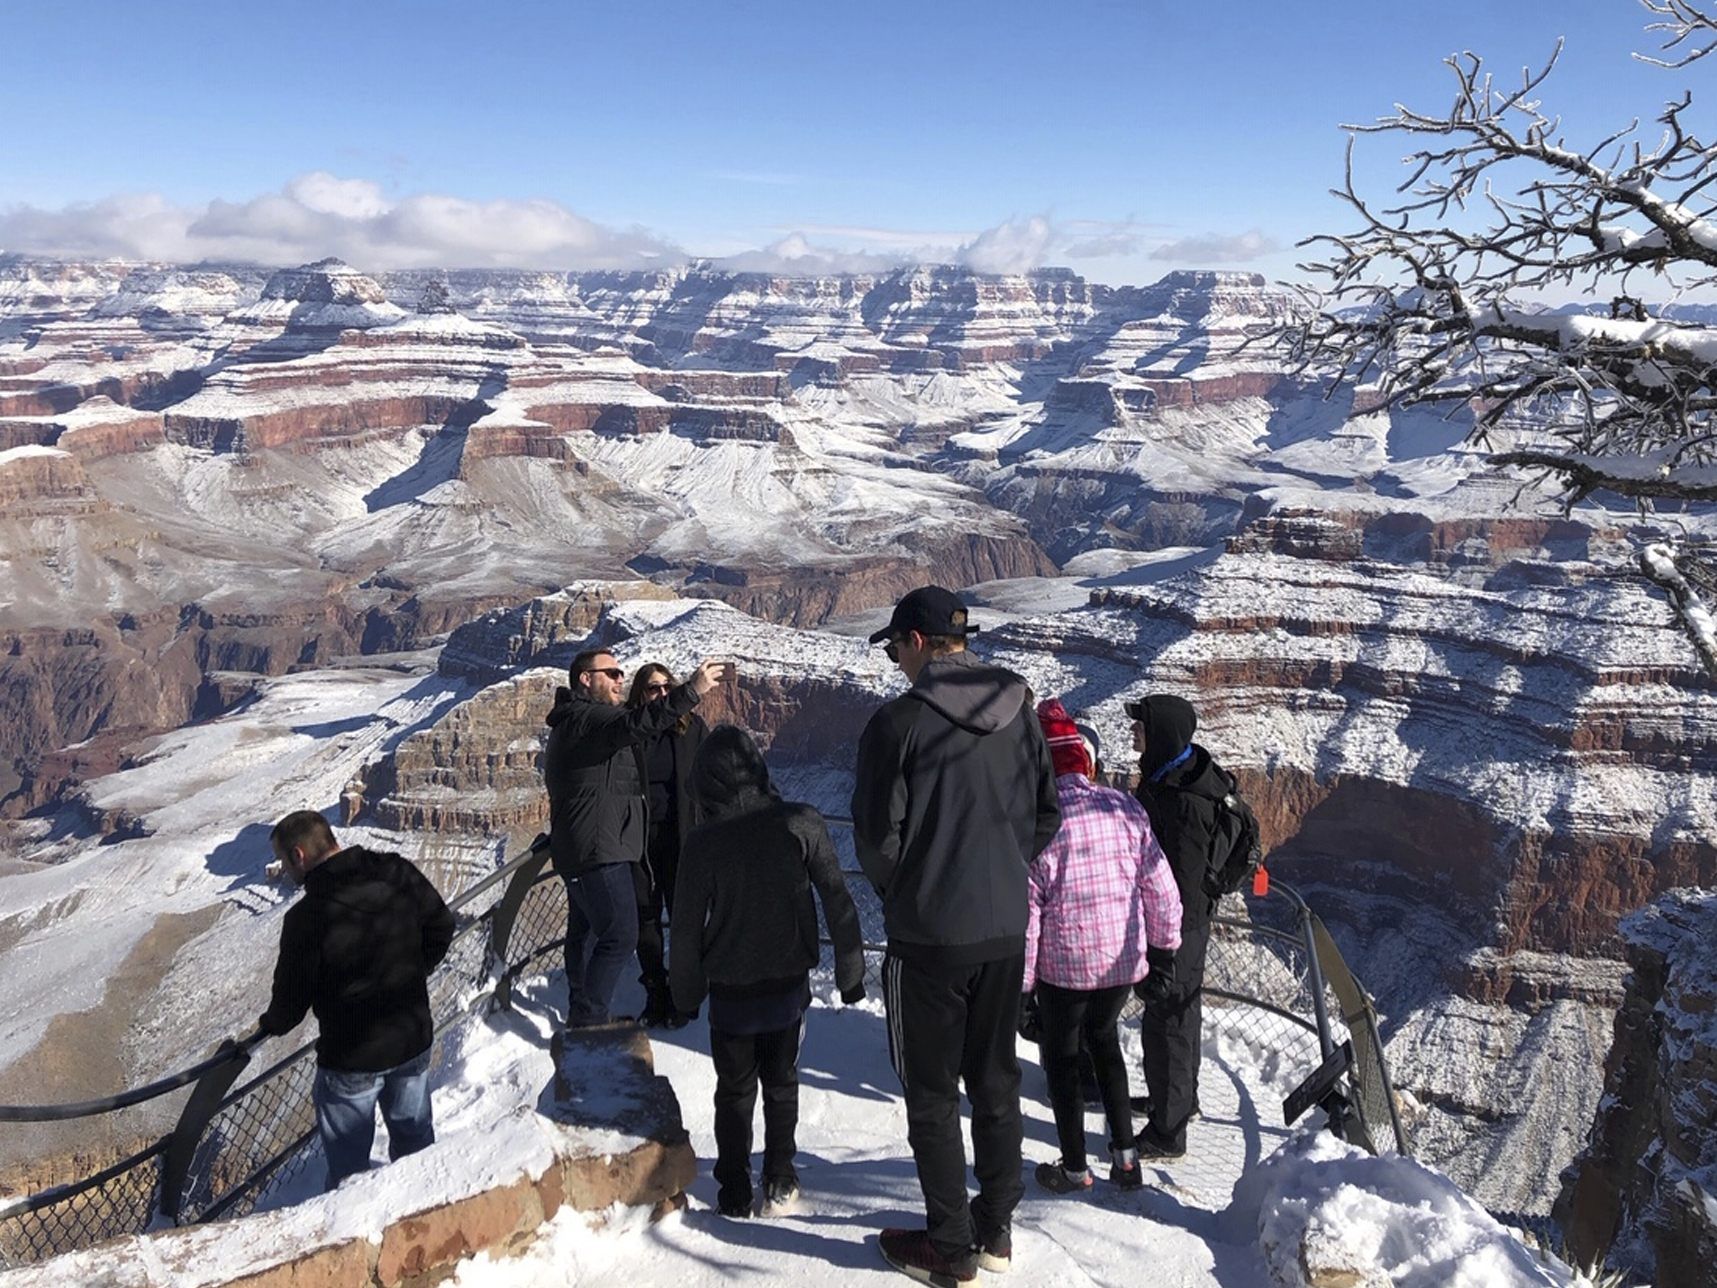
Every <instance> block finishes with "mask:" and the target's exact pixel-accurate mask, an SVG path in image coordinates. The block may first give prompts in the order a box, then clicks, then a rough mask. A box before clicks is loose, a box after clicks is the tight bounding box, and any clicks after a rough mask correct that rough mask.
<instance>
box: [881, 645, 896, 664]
mask: <svg viewBox="0 0 1717 1288" xmlns="http://www.w3.org/2000/svg"><path fill="white" fill-rule="evenodd" d="M882 655H883V656H884V657H886V658H887V659H888V660H889V661H890V662H898V661H900V641H899V640H897V639H895V640H889V641H888V643H886V644H884V645H883V646H882Z"/></svg>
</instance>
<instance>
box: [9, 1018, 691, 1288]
mask: <svg viewBox="0 0 1717 1288" xmlns="http://www.w3.org/2000/svg"><path fill="white" fill-rule="evenodd" d="M491 1045H493V1044H491ZM548 1054H551V1055H552V1058H553V1065H554V1068H553V1076H552V1081H550V1082H549V1084H548V1085H547V1086H546V1087H541V1090H540V1095H539V1096H538V1098H537V1100H536V1102H535V1103H530V1102H529V1101H528V1100H527V1101H526V1102H525V1103H521V1102H520V1097H519V1095H518V1094H517V1092H519V1091H520V1090H521V1089H522V1087H521V1084H520V1082H519V1080H518V1079H517V1078H510V1077H507V1076H504V1075H506V1074H508V1073H513V1072H528V1073H529V1074H531V1075H532V1076H534V1077H536V1078H537V1080H538V1084H539V1086H540V1082H541V1078H542V1075H543V1073H544V1072H545V1071H546V1066H547V1065H548V1060H547V1059H546V1058H544V1053H543V1052H542V1051H541V1048H540V1047H539V1048H537V1055H536V1057H535V1058H534V1059H524V1060H520V1061H518V1062H517V1063H515V1064H514V1065H513V1066H512V1067H511V1068H510V1069H505V1070H502V1071H501V1073H502V1074H503V1076H502V1077H500V1078H498V1079H496V1081H497V1082H498V1083H500V1084H501V1085H500V1086H498V1087H497V1088H495V1090H496V1091H497V1092H498V1094H494V1095H490V1096H488V1097H487V1100H488V1101H489V1102H490V1103H492V1104H493V1105H494V1107H495V1108H496V1110H497V1112H496V1113H494V1114H487V1115H486V1114H482V1113H474V1112H470V1110H469V1108H468V1107H465V1108H463V1109H455V1112H454V1113H453V1114H452V1115H451V1116H452V1117H453V1119H454V1120H455V1122H456V1124H457V1125H456V1127H454V1129H453V1130H451V1131H444V1132H442V1133H441V1136H440V1139H438V1140H437V1142H436V1144H434V1145H432V1146H431V1147H430V1148H429V1149H427V1150H425V1151H423V1152H422V1153H420V1154H414V1155H413V1156H411V1157H410V1158H405V1159H401V1160H400V1161H399V1162H397V1163H392V1164H390V1165H388V1166H386V1167H381V1168H376V1169H374V1170H371V1171H369V1172H367V1173H365V1174H363V1175H361V1176H357V1177H354V1178H353V1179H352V1180H350V1181H348V1182H346V1184H344V1185H342V1186H341V1187H340V1188H339V1189H338V1190H337V1191H336V1192H334V1193H333V1194H330V1195H318V1196H316V1197H314V1198H310V1199H307V1200H305V1201H304V1202H301V1203H298V1204H296V1205H294V1206H291V1207H285V1208H281V1209H278V1210H276V1211H271V1212H265V1213H261V1214H259V1215H255V1216H250V1217H246V1218H243V1219H242V1220H238V1221H223V1222H215V1223H213V1224H210V1225H205V1226H195V1227H190V1228H186V1229H180V1230H168V1231H164V1232H161V1233H158V1234H151V1235H144V1236H133V1237H129V1238H124V1239H118V1240H114V1241H112V1242H110V1243H106V1244H103V1245H101V1246H100V1247H97V1248H92V1249H89V1250H88V1251H85V1252H78V1253H71V1254H68V1255H66V1256H62V1257H56V1258H54V1259H53V1260H51V1261H46V1262H42V1263H40V1264H38V1265H34V1266H28V1267H25V1268H23V1269H20V1270H14V1271H11V1272H7V1273H0V1288H64V1286H65V1285H67V1284H100V1285H102V1286H103V1288H214V1285H222V1284H234V1285H240V1284H241V1285H243V1288H320V1286H323V1285H327V1286H329V1288H333V1286H335V1285H338V1286H339V1288H358V1286H359V1285H363V1286H365V1288H391V1286H392V1285H396V1284H417V1283H423V1282H433V1281H436V1280H439V1279H440V1278H443V1277H445V1276H446V1275H447V1274H448V1273H449V1272H451V1270H452V1268H453V1267H454V1266H455V1265H456V1264H457V1263H458V1262H459V1261H461V1260H462V1259H464V1258H466V1257H469V1256H471V1255H472V1254H473V1253H476V1252H479V1251H483V1250H488V1251H489V1252H490V1253H491V1255H497V1256H499V1255H506V1254H507V1253H508V1252H512V1251H517V1250H518V1249H520V1248H521V1247H523V1246H524V1245H526V1244H528V1243H529V1242H530V1241H531V1239H532V1238H533V1237H534V1236H535V1234H536V1232H537V1230H538V1228H539V1227H540V1226H542V1225H543V1223H544V1222H545V1221H548V1220H550V1219H551V1218H553V1217H554V1216H555V1215H556V1213H558V1212H560V1211H562V1210H563V1209H573V1210H578V1211H596V1210H601V1209H608V1208H614V1207H616V1206H617V1205H618V1206H619V1207H631V1208H635V1209H639V1210H640V1211H647V1212H649V1213H651V1214H652V1215H660V1214H661V1213H663V1212H666V1211H669V1210H671V1209H673V1208H675V1207H678V1206H680V1205H681V1204H682V1203H683V1201H684V1200H683V1197H682V1196H683V1194H684V1192H685V1189H686V1187H687V1186H688V1185H689V1184H690V1183H691V1181H692V1179H693V1177H694V1175H695V1172H696V1166H697V1160H696V1156H695V1154H694V1153H693V1150H692V1146H691V1142H690V1139H689V1138H688V1136H687V1134H686V1130H685V1127H684V1126H683V1124H682V1122H681V1119H680V1106H679V1101H678V1099H677V1098H676V1097H675V1095H674V1091H673V1087H672V1086H671V1085H670V1084H669V1082H668V1080H667V1079H666V1078H662V1077H658V1076H657V1075H656V1073H655V1070H654V1065H653V1061H652V1058H651V1052H650V1043H649V1040H648V1039H647V1038H646V1037H645V1036H644V1033H643V1031H642V1030H640V1029H638V1028H637V1027H636V1026H634V1025H630V1024H616V1025H611V1026H609V1027H608V1028H606V1029H601V1030H595V1031H590V1032H588V1033H587V1034H585V1035H581V1036H580V1037H577V1038H574V1039H572V1040H570V1041H565V1042H563V1041H562V1040H561V1038H560V1037H559V1036H558V1035H557V1036H556V1037H555V1038H554V1040H553V1042H552V1044H551V1050H550V1052H549V1053H548ZM486 1072H494V1071H493V1070H492V1069H490V1070H487V1071H486V1070H483V1069H481V1068H467V1069H466V1070H465V1073H466V1075H467V1086H469V1084H470V1080H471V1077H472V1075H475V1076H477V1077H482V1076H483V1075H484V1074H485V1073H486ZM471 1094H474V1095H476V1096H477V1097H478V1099H479V1100H481V1099H484V1097H483V1095H482V1094H481V1092H480V1091H473V1092H472V1093H471ZM437 1112H438V1114H439V1112H440V1096H439V1092H438V1097H437Z"/></svg>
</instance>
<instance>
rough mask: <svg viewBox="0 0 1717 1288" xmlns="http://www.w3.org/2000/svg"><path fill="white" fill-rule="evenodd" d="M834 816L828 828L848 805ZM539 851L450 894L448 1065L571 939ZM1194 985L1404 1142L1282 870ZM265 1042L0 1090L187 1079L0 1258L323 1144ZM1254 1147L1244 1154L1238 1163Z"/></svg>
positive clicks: (442, 1044) (870, 917) (1337, 977)
mask: <svg viewBox="0 0 1717 1288" xmlns="http://www.w3.org/2000/svg"><path fill="white" fill-rule="evenodd" d="M829 821H830V822H831V823H832V824H836V825H837V827H839V826H840V825H841V824H845V823H846V822H847V821H846V820H842V819H836V818H831V819H830V820H829ZM848 826H850V824H848ZM841 830H842V832H843V833H844V831H845V829H844V828H842V829H841ZM841 842H842V845H843V848H846V849H848V851H849V854H850V838H849V837H848V836H846V835H843V836H842V837H841ZM548 858H549V856H548V846H547V840H546V838H545V837H541V836H539V837H538V838H537V839H536V841H535V842H533V843H532V845H531V847H530V848H529V849H528V850H527V851H526V852H525V853H524V854H522V855H520V856H519V857H517V858H515V859H513V860H511V861H509V862H507V863H506V864H504V865H503V866H501V867H500V868H498V869H497V870H496V871H494V872H493V873H491V874H489V875H488V876H487V877H485V878H484V879H483V880H481V881H479V882H478V883H477V884H475V885H473V886H471V887H470V888H468V889H466V890H464V891H462V892H460V893H459V894H458V895H457V896H456V897H455V898H453V899H452V900H450V901H449V907H450V908H452V909H453V910H454V912H455V913H456V914H457V915H459V916H460V924H459V928H458V930H457V931H456V933H455V936H454V940H453V944H452V947H451V948H450V949H449V951H448V955H447V958H446V959H445V960H444V961H443V962H442V963H441V965H440V966H439V967H438V968H437V969H436V971H435V973H434V974H433V975H432V977H431V980H430V1007H431V1012H432V1014H433V1016H434V1019H435V1034H436V1037H435V1051H434V1057H433V1063H432V1068H437V1067H439V1066H440V1065H441V1063H442V1061H443V1059H444V1058H445V1057H444V1052H445V1051H446V1049H447V1048H448V1046H449V1040H450V1038H452V1037H454V1036H455V1035H456V1034H457V1033H458V1032H459V1031H460V1030H461V1028H462V1026H464V1025H465V1024H467V1023H469V1022H471V1021H472V1020H473V1019H474V1018H476V1017H478V1016H481V1015H482V1014H484V1013H486V1012H488V1011H491V1010H494V1009H503V1008H505V1007H507V1006H508V1005H509V1004H510V1001H511V993H512V988H513V984H514V981H515V980H517V979H518V978H519V977H520V976H521V975H522V974H524V973H526V972H527V971H530V970H532V968H533V967H534V966H535V965H536V963H538V962H539V961H540V960H541V959H542V958H543V957H544V956H546V955H547V954H549V953H551V952H553V951H555V950H556V949H558V948H560V947H561V945H562V944H563V943H564V942H565V934H566V896H565V888H564V886H563V885H562V883H561V882H560V881H558V880H556V879H554V874H553V872H552V870H550V869H549V868H548ZM847 871H848V872H849V875H850V876H853V877H857V878H859V879H858V881H856V882H850V884H853V885H854V895H855V902H857V903H858V905H859V909H860V916H861V924H862V925H863V928H864V932H865V933H864V939H865V951H866V956H867V963H866V971H867V984H868V986H869V987H870V988H872V989H873V990H879V988H880V984H879V979H878V975H879V972H880V967H881V956H882V953H883V951H884V949H883V944H882V939H883V933H882V924H881V921H882V918H881V909H880V907H879V906H878V905H877V903H876V900H875V898H874V895H872V893H871V891H870V888H869V885H868V882H865V881H863V879H862V874H860V873H858V871H857V869H856V868H851V867H849V868H848V869H847ZM1231 903H1232V901H1231ZM1237 914H1239V915H1237ZM827 967H828V959H827V950H826V949H825V966H824V969H827ZM1204 997H1205V999H1206V1002H1207V1012H1208V1013H1211V1014H1212V1015H1213V1016H1214V1019H1212V1018H1207V1020H1206V1029H1207V1032H1208V1031H1211V1030H1212V1028H1213V1025H1214V1027H1215V1028H1216V1029H1219V1030H1220V1031H1221V1032H1222V1033H1224V1034H1226V1035H1228V1036H1229V1037H1231V1038H1232V1039H1233V1040H1236V1041H1242V1042H1249V1043H1252V1044H1254V1045H1256V1046H1258V1047H1260V1048H1261V1049H1264V1050H1266V1051H1268V1052H1269V1053H1271V1055H1272V1058H1273V1059H1275V1060H1276V1061H1277V1062H1279V1063H1280V1064H1282V1065H1283V1066H1284V1067H1285V1068H1286V1069H1288V1070H1290V1071H1293V1072H1295V1073H1297V1074H1298V1075H1299V1076H1300V1077H1303V1076H1304V1075H1305V1074H1309V1073H1311V1072H1312V1071H1313V1070H1314V1069H1316V1068H1317V1067H1318V1065H1319V1064H1320V1062H1322V1061H1323V1060H1324V1059H1325V1058H1326V1057H1328V1056H1329V1055H1330V1053H1331V1052H1332V1051H1335V1050H1337V1049H1338V1048H1339V1047H1340V1046H1341V1044H1343V1043H1345V1042H1352V1044H1353V1052H1354V1055H1353V1060H1352V1063H1351V1065H1350V1066H1349V1067H1348V1069H1347V1070H1346V1071H1345V1072H1344V1074H1343V1075H1342V1087H1343V1089H1344V1098H1345V1103H1347V1104H1349V1105H1351V1107H1352V1111H1353V1112H1352V1113H1351V1114H1350V1115H1348V1116H1347V1118H1346V1120H1345V1122H1340V1121H1338V1122H1333V1123H1332V1126H1335V1127H1337V1128H1339V1129H1341V1130H1342V1131H1343V1133H1344V1134H1345V1135H1347V1136H1348V1138H1349V1139H1351V1140H1354V1141H1355V1142H1356V1143H1358V1144H1361V1145H1362V1146H1363V1147H1365V1148H1367V1149H1370V1150H1372V1151H1373V1152H1377V1151H1378V1150H1379V1148H1382V1149H1393V1150H1395V1151H1398V1152H1400V1153H1407V1152H1408V1146H1407V1140H1406V1137H1405V1135H1404V1134H1403V1133H1402V1130H1401V1124H1400V1121H1399V1118H1398V1116H1397V1114H1396V1112H1395V1099H1394V1094H1393V1091H1392V1089H1391V1087H1390V1084H1389V1079H1388V1070H1387V1066H1386V1064H1385V1062H1384V1057H1383V1046H1382V1042H1381V1039H1380V1037H1379V1035H1378V1032H1377V1018H1376V1012H1375V1010H1374V1009H1373V1008H1372V1005H1371V1001H1370V998H1369V996H1368V995H1367V994H1366V993H1365V991H1364V989H1363V988H1361V987H1360V986H1359V984H1358V982H1357V981H1356V980H1355V979H1354V978H1353V975H1352V973H1351V972H1350V971H1349V970H1348V969H1347V967H1346V965H1345V963H1343V962H1342V960H1341V955H1340V953H1339V952H1338V951H1337V950H1336V948H1335V944H1334V942H1333V941H1332V940H1331V939H1330V937H1329V934H1328V932H1327V931H1326V930H1324V928H1323V925H1322V923H1321V922H1320V921H1319V920H1318V919H1317V917H1316V916H1315V915H1314V914H1313V913H1312V912H1311V910H1310V909H1309V908H1308V907H1307V906H1306V904H1305V901H1304V900H1302V899H1301V898H1300V897H1299V896H1298V895H1297V894H1294V893H1293V892H1292V891H1291V890H1288V889H1286V888H1285V887H1283V886H1282V885H1280V884H1279V883H1277V884H1274V885H1273V886H1272V887H1271V894H1270V897H1268V898H1264V899H1248V900H1246V901H1244V905H1243V906H1242V907H1239V908H1237V909H1234V910H1232V911H1231V910H1230V904H1225V905H1224V910H1223V911H1222V912H1221V913H1220V914H1219V915H1218V916H1216V917H1215V918H1214V923H1213V928H1212V935H1211V944H1210V950H1209V955H1208V958H1207V964H1206V971H1205V987H1204ZM1135 1010H1136V1008H1135ZM262 1041H263V1038H262V1035H260V1034H252V1035H250V1036H249V1037H246V1038H244V1039H242V1040H238V1041H229V1042H227V1043H224V1044H222V1046H221V1047H220V1049H218V1050H217V1051H216V1052H215V1053H214V1054H213V1055H211V1056H209V1057H207V1058H206V1059H203V1060H200V1061H198V1062H196V1063H195V1064H192V1065H190V1066H188V1067H186V1068H185V1069H182V1070H180V1071H179V1072H177V1073H175V1074H172V1075H170V1076H168V1077H165V1078H161V1079H158V1080H156V1081H154V1082H151V1083H149V1084H148V1085H146V1086H142V1087H138V1088H135V1089H133V1090H131V1091H127V1092H124V1093H121V1094H119V1095H115V1096H111V1097H108V1098H106V1099H102V1100H93V1101H85V1102H82V1103H79V1104H74V1105H34V1106H0V1122H12V1123H26V1122H54V1121H64V1120H67V1119H72V1118H79V1117H89V1116H93V1115H98V1114H105V1113H109V1112H113V1111H115V1110H118V1109H121V1108H124V1107H126V1106H130V1105H137V1104H141V1103H144V1102H147V1101H151V1100H154V1099H157V1098H160V1097H163V1096H167V1095H169V1094H171V1093H172V1092H174V1091H175V1090H178V1089H181V1088H183V1087H186V1086H192V1091H191V1093H190V1095H189V1096H188V1097H187V1098H186V1100H185V1103H184V1105H183V1106H182V1108H181V1109H180V1112H179V1116H178V1121H177V1123H176V1125H175V1126H174V1128H173V1130H172V1131H171V1132H169V1133H168V1134H166V1135H164V1136H162V1137H161V1138H160V1139H158V1140H156V1141H154V1142H153V1143H152V1144H150V1145H148V1146H146V1147H145V1148H143V1149H141V1150H138V1151H137V1152H135V1153H133V1154H131V1155H129V1156H128V1157H125V1158H122V1159H120V1160H119V1161H117V1162H115V1163H113V1164H112V1165H111V1166H108V1167H104V1168H102V1169H101V1170H99V1171H97V1172H95V1173H93V1174H91V1175H88V1176H85V1177H82V1178H81V1179H77V1180H73V1181H70V1182H67V1183H65V1184H60V1185H53V1186H50V1187H48V1188H46V1189H42V1190H40V1191H38V1192H35V1193H32V1194H29V1195H25V1196H22V1197H17V1198H11V1199H6V1198H0V1266H5V1265H8V1264H24V1263H28V1262H32V1261H36V1260H40V1259H42V1258H45V1257H48V1256H52V1255H56V1254H58V1253H61V1252H69V1251H73V1250H75V1249H79V1248H85V1247H89V1246H92V1245H94V1244H96V1243H99V1242H102V1241H103V1240H106V1239H109V1238H113V1237H115V1236H118V1235H124V1234H135V1233H140V1232H143V1231H146V1230H149V1229H154V1228H160V1227H162V1226H167V1225H184V1224H191V1223H197V1222H204V1221H212V1220H216V1219H219V1218H223V1217H231V1216H242V1215H244V1214H246V1213H248V1212H251V1211H253V1210H254V1209H255V1208H256V1207H257V1206H258V1205H259V1204H261V1203H263V1202H264V1201H266V1200H268V1199H269V1198H270V1197H271V1196H276V1195H279V1194H280V1193H281V1192H282V1191H283V1189H285V1188H286V1187H288V1186H290V1185H291V1184H293V1183H294V1181H295V1179H296V1178H298V1177H299V1176H300V1175H301V1174H302V1173H304V1172H305V1171H306V1170H307V1169H308V1168H309V1167H310V1165H311V1164H312V1163H313V1162H314V1161H315V1159H317V1158H318V1157H319V1156H320V1145H319V1143H318V1142H317V1139H316V1132H315V1118H314V1111H313V1108H312V1105H311V1083H312V1080H313V1078H314V1074H315V1048H314V1044H313V1043H306V1044H304V1045H302V1046H300V1047H298V1048H297V1049H295V1050H293V1051H292V1052H290V1053H289V1054H287V1055H286V1056H284V1057H283V1058H281V1059H279V1060H277V1061H276V1062H275V1063H273V1064H272V1065H270V1066H269V1067H268V1068H266V1069H265V1070H263V1071H262V1072H260V1073H258V1074H256V1075H255V1076H253V1077H251V1078H250V1079H248V1080H247V1081H244V1082H243V1083H239V1079H240V1077H241V1075H242V1074H243V1073H244V1072H245V1070H246V1068H247V1067H248V1066H249V1064H250V1061H251V1058H252V1055H253V1053H254V1051H255V1050H256V1049H257V1047H258V1046H259V1045H260V1044H261V1043H262ZM1293 1080H1294V1081H1298V1077H1296V1078H1294V1079H1293ZM235 1084H238V1085H236V1086H235ZM1254 1152H1255V1151H1254ZM1255 1161H1256V1158H1254V1157H1251V1156H1250V1155H1248V1156H1245V1157H1241V1158H1239V1159H1238V1160H1236V1162H1235V1166H1236V1168H1237V1169H1238V1168H1243V1167H1244V1166H1246V1165H1248V1164H1249V1163H1250V1162H1255ZM1232 1174H1233V1175H1238V1170H1235V1171H1234V1172H1233V1173H1232Z"/></svg>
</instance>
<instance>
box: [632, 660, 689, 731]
mask: <svg viewBox="0 0 1717 1288" xmlns="http://www.w3.org/2000/svg"><path fill="white" fill-rule="evenodd" d="M658 675H659V676H661V677H662V678H663V679H664V680H666V681H667V682H668V683H669V684H675V683H678V681H676V680H675V679H674V673H673V672H672V671H670V670H669V669H668V668H667V667H665V666H663V665H662V664H661V663H660V662H646V663H644V665H643V666H641V667H639V668H638V672H637V674H636V675H634V676H633V677H632V691H631V692H630V693H628V694H627V695H626V705H627V706H629V707H641V706H643V705H644V704H645V703H646V702H648V701H649V700H650V685H651V683H652V682H653V680H654V678H655V677H656V676H658ZM691 727H692V713H691V712H690V711H688V712H686V713H685V715H683V716H681V717H680V722H679V723H678V724H676V725H675V726H674V732H675V733H677V734H680V733H684V732H685V731H686V730H687V729H690V728H691Z"/></svg>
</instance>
